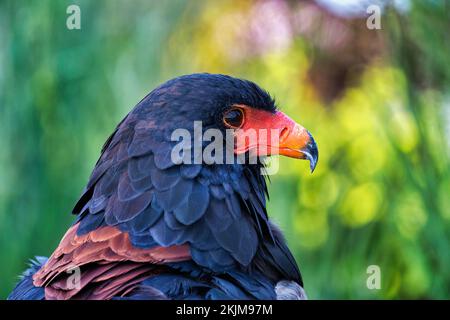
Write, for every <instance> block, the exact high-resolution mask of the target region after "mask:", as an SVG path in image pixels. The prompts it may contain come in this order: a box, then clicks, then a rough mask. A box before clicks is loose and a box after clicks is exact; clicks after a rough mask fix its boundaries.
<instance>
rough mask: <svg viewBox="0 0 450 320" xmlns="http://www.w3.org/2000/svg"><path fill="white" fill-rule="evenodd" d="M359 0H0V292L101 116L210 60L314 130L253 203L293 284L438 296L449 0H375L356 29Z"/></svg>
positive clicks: (61, 197)
mask: <svg viewBox="0 0 450 320" xmlns="http://www.w3.org/2000/svg"><path fill="white" fill-rule="evenodd" d="M372 2H374V1H358V0H354V1H350V0H347V1H331V0H329V1H327V0H321V1H317V2H314V1H276V0H264V1H252V2H250V1H237V0H235V1H187V2H185V1H173V0H171V1H143V0H142V1H137V0H136V1H127V0H99V1H87V0H85V1H83V0H73V1H50V0H40V1H37V0H35V1H12V0H11V1H7V0H0V297H2V298H4V297H6V296H7V294H8V292H9V291H10V290H11V288H12V287H13V285H14V283H15V282H16V281H17V279H18V275H19V274H20V273H21V272H22V271H23V270H24V269H25V268H26V263H27V260H28V259H29V258H31V257H33V256H34V255H49V254H50V253H51V252H52V250H53V249H54V248H55V246H56V245H57V244H58V242H59V240H60V238H61V236H62V235H63V234H64V232H65V230H66V229H67V227H68V225H69V224H70V223H71V222H72V221H73V219H74V217H73V216H71V214H70V211H71V209H72V206H73V205H74V203H75V201H76V199H77V198H78V196H79V194H80V193H81V191H82V189H83V187H84V185H85V183H86V182H87V179H88V176H89V174H90V172H91V170H92V168H93V166H94V163H95V161H96V160H97V157H98V156H99V152H100V148H101V145H102V144H103V142H104V141H105V140H106V138H107V137H108V135H109V134H110V133H111V132H112V131H113V129H114V127H115V125H116V124H117V123H118V122H119V121H120V120H121V119H122V118H123V117H124V116H125V115H126V114H127V113H128V112H129V111H130V110H131V108H132V107H133V106H134V105H135V104H136V103H137V102H138V101H139V100H140V99H141V98H142V97H143V96H144V95H146V93H148V92H149V91H150V90H151V89H153V88H154V87H155V86H156V85H158V84H159V83H161V82H163V81H165V80H167V79H170V78H172V77H175V76H178V75H181V74H188V73H193V72H211V73H225V74H230V75H233V76H238V77H243V78H246V79H250V80H253V81H255V82H257V83H258V84H260V85H261V86H262V87H264V88H265V89H267V90H268V91H270V92H271V93H272V95H273V96H275V97H276V99H277V102H278V104H279V106H280V108H281V109H282V110H283V111H285V112H287V113H288V114H289V115H291V116H292V117H293V118H294V119H295V120H297V121H298V122H300V123H302V124H303V125H304V126H305V127H307V128H308V129H309V130H310V131H311V132H312V133H313V135H314V137H315V138H316V141H317V143H318V146H319V150H320V161H319V165H318V167H317V169H316V171H315V172H314V174H313V175H310V174H309V171H308V165H307V163H306V162H303V161H295V160H292V159H280V161H281V170H280V172H279V174H278V175H277V176H273V177H272V179H271V180H272V183H271V185H270V191H271V201H270V203H269V213H270V214H271V216H272V217H273V219H274V220H276V221H278V223H279V224H280V225H281V227H282V229H283V230H284V231H285V233H286V236H287V239H288V241H289V246H290V248H291V249H292V250H293V252H294V254H295V256H296V258H297V261H298V262H299V264H300V268H301V270H302V273H303V276H304V279H305V286H306V290H307V292H308V294H309V297H310V298H312V299H326V298H328V299H347V298H350V299H364V298H369V299H372V298H375V299H398V298H449V297H450V170H449V164H450V163H449V162H450V161H449V160H450V1H445V0H442V1H438V0H434V1H432V0H428V1H424V0H419V1H407V0H403V1H401V0H398V1H377V3H379V4H381V5H382V6H383V10H382V17H381V27H382V29H381V30H369V29H368V28H367V27H366V18H367V14H366V8H367V6H368V4H370V3H372ZM339 3H340V4H339ZM70 4H77V5H79V6H80V8H81V30H68V29H67V28H66V19H67V17H68V14H67V13H66V9H67V7H68V5H70ZM370 265H378V266H379V267H380V270H381V289H380V290H369V289H368V288H367V286H366V280H367V277H368V274H367V267H368V266H370Z"/></svg>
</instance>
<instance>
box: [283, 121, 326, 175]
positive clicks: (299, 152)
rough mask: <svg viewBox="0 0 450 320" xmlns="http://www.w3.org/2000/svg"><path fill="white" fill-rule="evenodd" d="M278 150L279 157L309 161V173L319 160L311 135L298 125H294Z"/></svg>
mask: <svg viewBox="0 0 450 320" xmlns="http://www.w3.org/2000/svg"><path fill="white" fill-rule="evenodd" d="M280 138H282V137H280ZM279 150H280V151H279V154H280V155H283V156H287V157H291V158H297V159H306V160H309V167H310V168H311V173H312V172H314V169H315V168H316V166H317V161H318V160H319V150H318V149H317V144H316V142H315V141H314V138H313V136H312V135H311V133H310V132H309V131H308V130H306V129H305V128H303V127H302V126H300V125H299V124H297V123H296V124H295V126H294V129H293V130H292V131H291V133H289V134H288V136H287V138H286V139H285V140H284V141H280V148H279Z"/></svg>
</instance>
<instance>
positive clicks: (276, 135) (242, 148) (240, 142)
mask: <svg viewBox="0 0 450 320" xmlns="http://www.w3.org/2000/svg"><path fill="white" fill-rule="evenodd" d="M236 107H237V108H240V109H241V110H243V112H244V121H243V124H242V125H241V127H240V128H238V129H236V131H235V139H236V147H235V153H236V154H243V153H245V152H247V151H250V152H251V153H252V154H256V155H258V156H266V155H276V154H279V155H283V156H288V157H291V158H297V159H306V158H307V157H306V155H305V151H302V149H305V148H307V147H308V144H310V143H311V136H310V134H309V133H308V130H306V129H305V128H303V127H302V126H301V125H299V124H297V123H296V122H295V121H293V120H292V119H291V118H289V117H288V116H287V115H285V114H284V113H283V112H281V111H276V112H275V113H271V112H268V111H265V110H258V109H254V108H249V107H247V106H243V105H238V106H236Z"/></svg>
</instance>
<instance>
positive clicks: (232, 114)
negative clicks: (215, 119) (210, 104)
mask: <svg viewBox="0 0 450 320" xmlns="http://www.w3.org/2000/svg"><path fill="white" fill-rule="evenodd" d="M223 122H224V123H225V125H227V126H228V127H231V128H234V129H237V128H239V127H240V126H242V124H243V123H244V112H243V111H242V109H240V108H234V109H231V110H229V111H227V112H226V113H225V114H224V116H223Z"/></svg>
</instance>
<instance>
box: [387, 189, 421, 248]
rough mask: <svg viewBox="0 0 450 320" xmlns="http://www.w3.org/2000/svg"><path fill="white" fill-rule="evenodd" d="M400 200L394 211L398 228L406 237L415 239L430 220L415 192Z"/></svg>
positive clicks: (405, 195)
mask: <svg viewBox="0 0 450 320" xmlns="http://www.w3.org/2000/svg"><path fill="white" fill-rule="evenodd" d="M398 199H399V200H398V203H397V205H396V210H395V211H394V212H395V221H396V225H397V228H398V230H399V231H400V233H401V234H402V235H403V236H404V237H406V238H408V239H414V238H415V236H416V234H417V233H418V232H419V231H420V230H421V229H422V228H423V227H424V226H425V224H426V222H427V218H428V217H427V214H426V213H425V211H424V208H423V204H422V201H421V197H420V195H419V194H417V193H415V192H408V193H406V194H404V195H403V196H401V197H399V198H398Z"/></svg>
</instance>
